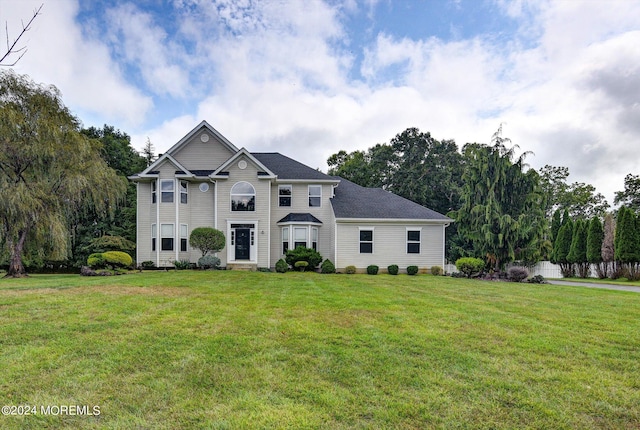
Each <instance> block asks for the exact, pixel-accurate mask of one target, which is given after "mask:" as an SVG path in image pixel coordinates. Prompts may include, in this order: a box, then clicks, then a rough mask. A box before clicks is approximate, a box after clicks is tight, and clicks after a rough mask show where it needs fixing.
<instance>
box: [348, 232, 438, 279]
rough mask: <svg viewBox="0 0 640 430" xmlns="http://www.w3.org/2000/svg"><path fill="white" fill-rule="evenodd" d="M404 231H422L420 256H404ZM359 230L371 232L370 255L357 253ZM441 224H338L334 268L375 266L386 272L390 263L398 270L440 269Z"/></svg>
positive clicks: (405, 233)
mask: <svg viewBox="0 0 640 430" xmlns="http://www.w3.org/2000/svg"><path fill="white" fill-rule="evenodd" d="M407 228H409V229H411V230H414V229H415V230H417V229H420V230H421V234H420V253H419V254H409V253H407ZM360 229H365V230H367V229H372V230H373V253H371V254H361V253H360ZM443 233H444V228H443V226H442V224H424V223H408V222H360V223H358V222H348V223H346V222H338V224H337V232H336V240H337V253H338V255H337V261H336V267H337V268H338V269H344V268H345V267H346V266H350V265H353V266H356V267H357V268H358V269H366V267H367V266H369V265H371V264H375V265H377V266H379V267H380V269H381V270H386V268H387V267H388V266H390V265H391V264H397V265H398V266H399V267H400V269H406V268H407V266H418V267H419V268H420V270H422V271H424V270H428V269H429V268H431V266H441V267H442V266H443V263H444V249H443V240H444V237H443Z"/></svg>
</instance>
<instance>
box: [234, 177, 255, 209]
mask: <svg viewBox="0 0 640 430" xmlns="http://www.w3.org/2000/svg"><path fill="white" fill-rule="evenodd" d="M231 210H232V211H234V212H237V211H251V212H253V211H255V210H256V190H255V188H253V185H251V184H250V183H248V182H238V183H236V184H235V185H234V186H233V187H231Z"/></svg>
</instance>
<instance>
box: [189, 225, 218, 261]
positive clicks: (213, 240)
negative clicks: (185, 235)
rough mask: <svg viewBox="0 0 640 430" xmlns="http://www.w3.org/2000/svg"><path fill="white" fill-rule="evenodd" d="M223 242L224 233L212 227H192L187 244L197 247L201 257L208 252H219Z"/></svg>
mask: <svg viewBox="0 0 640 430" xmlns="http://www.w3.org/2000/svg"><path fill="white" fill-rule="evenodd" d="M224 243H225V238H224V233H222V232H221V231H220V230H217V229H215V228H213V227H198V228H194V229H193V231H192V232H191V235H190V236H189V245H191V246H192V247H194V248H196V249H199V250H200V252H202V256H203V257H204V256H205V255H207V254H208V253H209V252H219V251H220V250H222V248H224Z"/></svg>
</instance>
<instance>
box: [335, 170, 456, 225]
mask: <svg viewBox="0 0 640 430" xmlns="http://www.w3.org/2000/svg"><path fill="white" fill-rule="evenodd" d="M335 178H336V179H339V180H340V185H338V186H337V187H336V189H335V197H333V198H332V199H331V204H332V206H333V212H334V214H335V216H336V218H381V219H416V220H434V221H435V220H437V221H442V222H452V221H453V220H452V219H451V218H449V217H446V216H444V215H442V214H440V213H438V212H436V211H433V210H431V209H428V208H425V207H424V206H421V205H419V204H417V203H415V202H412V201H411V200H408V199H405V198H404V197H400V196H398V195H395V194H393V193H390V192H388V191H385V190H383V189H382V188H365V187H361V186H360V185H357V184H355V183H353V182H351V181H348V180H346V179H343V178H341V177H339V176H336V177H335Z"/></svg>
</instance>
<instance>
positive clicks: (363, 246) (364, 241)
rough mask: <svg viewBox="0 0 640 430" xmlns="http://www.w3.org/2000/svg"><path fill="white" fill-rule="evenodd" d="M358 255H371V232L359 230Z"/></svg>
mask: <svg viewBox="0 0 640 430" xmlns="http://www.w3.org/2000/svg"><path fill="white" fill-rule="evenodd" d="M360 254H373V230H360Z"/></svg>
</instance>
